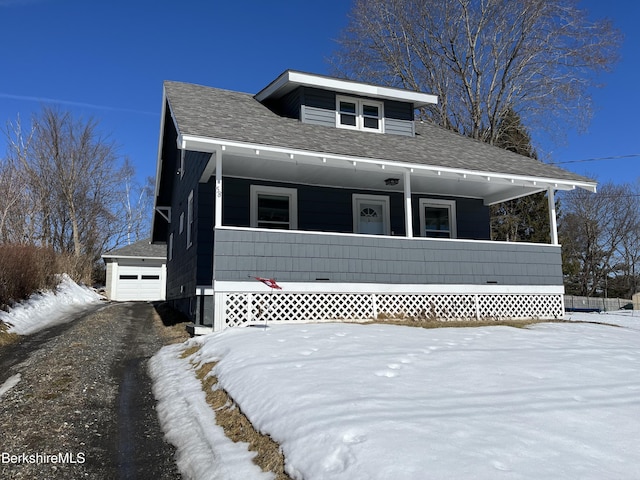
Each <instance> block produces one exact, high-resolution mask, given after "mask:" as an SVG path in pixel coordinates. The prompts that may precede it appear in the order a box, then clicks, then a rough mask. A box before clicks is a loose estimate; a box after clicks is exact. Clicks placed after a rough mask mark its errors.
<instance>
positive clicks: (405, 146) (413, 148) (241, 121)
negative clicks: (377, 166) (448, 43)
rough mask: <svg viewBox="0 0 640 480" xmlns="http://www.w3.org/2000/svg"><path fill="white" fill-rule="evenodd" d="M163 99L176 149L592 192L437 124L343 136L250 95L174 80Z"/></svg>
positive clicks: (585, 183)
mask: <svg viewBox="0 0 640 480" xmlns="http://www.w3.org/2000/svg"><path fill="white" fill-rule="evenodd" d="M164 93H165V99H166V101H167V104H168V106H169V109H170V112H171V115H172V118H173V121H174V123H175V125H176V129H177V131H178V143H179V148H186V149H189V150H196V151H211V152H213V151H215V149H216V145H222V144H225V143H229V144H233V145H237V146H241V145H245V146H247V147H251V148H255V147H256V146H269V147H275V148H279V149H283V150H290V151H292V152H293V151H295V152H305V153H308V154H309V155H316V156H322V155H327V156H339V157H349V158H357V159H363V160H367V161H371V160H373V161H376V160H379V161H381V162H389V163H397V164H398V165H399V166H402V165H405V166H406V165H409V166H410V165H416V166H417V167H433V168H434V169H439V168H442V169H449V170H451V171H454V172H459V173H461V174H462V173H465V172H470V173H472V174H488V175H489V174H490V175H495V174H499V175H512V176H516V177H519V178H523V177H527V178H532V179H540V181H541V182H544V183H553V182H560V183H562V184H564V185H565V188H567V187H566V185H567V184H573V185H574V186H577V187H581V188H586V189H588V190H593V191H595V187H596V183H595V182H594V181H593V180H590V179H588V178H586V177H583V176H581V175H577V174H575V173H572V172H569V171H567V170H564V169H561V168H558V167H555V166H553V165H549V164H545V163H543V162H540V161H539V160H536V159H533V158H529V157H525V156H522V155H518V154H515V153H512V152H509V151H507V150H504V149H501V148H497V147H494V146H491V145H488V144H486V143H483V142H480V141H476V140H473V139H469V138H467V137H464V136H462V135H459V134H456V133H454V132H451V131H448V130H446V129H444V128H441V127H439V126H436V125H433V124H430V123H426V122H419V121H417V122H416V126H415V130H416V136H415V137H406V136H396V135H384V134H377V133H370V132H360V131H351V130H346V129H339V128H330V127H324V126H316V125H309V124H305V123H302V122H300V121H298V120H295V119H290V118H285V117H281V116H279V115H277V114H275V113H273V112H272V111H271V110H269V109H268V108H267V107H265V106H264V105H262V104H261V103H260V102H259V101H258V100H256V99H255V97H254V96H253V95H251V94H247V93H240V92H234V91H229V90H221V89H217V88H211V87H205V86H201V85H194V84H189V83H182V82H171V81H167V82H165V84H164Z"/></svg>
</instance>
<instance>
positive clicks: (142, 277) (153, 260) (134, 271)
mask: <svg viewBox="0 0 640 480" xmlns="http://www.w3.org/2000/svg"><path fill="white" fill-rule="evenodd" d="M166 248H167V247H166V245H154V244H151V243H149V240H142V241H139V242H136V243H133V244H131V245H127V246H126V247H122V248H120V249H118V250H114V251H112V252H109V253H107V254H104V255H103V256H102V259H103V260H104V262H105V264H106V267H107V282H106V283H107V284H106V290H107V297H108V298H109V299H111V300H118V301H138V300H140V301H143V300H151V301H153V300H164V299H165V292H166V283H167V282H166V272H167V268H166V264H167V256H166Z"/></svg>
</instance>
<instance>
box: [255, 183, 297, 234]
mask: <svg viewBox="0 0 640 480" xmlns="http://www.w3.org/2000/svg"><path fill="white" fill-rule="evenodd" d="M251 226H252V227H257V228H279V229H283V230H296V229H297V228H298V191H297V190H296V189H295V188H281V187H265V186H262V185H251Z"/></svg>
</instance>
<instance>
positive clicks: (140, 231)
mask: <svg viewBox="0 0 640 480" xmlns="http://www.w3.org/2000/svg"><path fill="white" fill-rule="evenodd" d="M122 178H123V187H124V191H123V192H122V194H123V196H122V202H121V205H120V213H119V215H118V217H119V218H120V219H121V221H122V228H121V232H120V235H119V236H118V238H117V239H115V241H114V242H113V243H112V246H113V247H114V248H115V247H117V246H120V245H122V244H125V245H130V244H131V243H133V242H135V241H138V240H142V239H143V238H147V237H148V236H149V234H150V219H151V213H152V212H151V209H152V208H153V192H154V184H155V181H154V179H153V178H152V177H148V178H147V179H146V181H145V183H140V182H138V181H137V180H136V175H135V168H134V166H133V164H132V163H131V160H130V159H129V158H125V160H124V164H123V166H122Z"/></svg>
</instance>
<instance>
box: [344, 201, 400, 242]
mask: <svg viewBox="0 0 640 480" xmlns="http://www.w3.org/2000/svg"><path fill="white" fill-rule="evenodd" d="M361 201H364V202H371V203H379V204H381V205H382V226H383V230H384V235H391V213H390V208H389V205H390V202H389V196H388V195H367V194H363V193H354V194H353V196H352V211H353V233H360V202H361Z"/></svg>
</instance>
